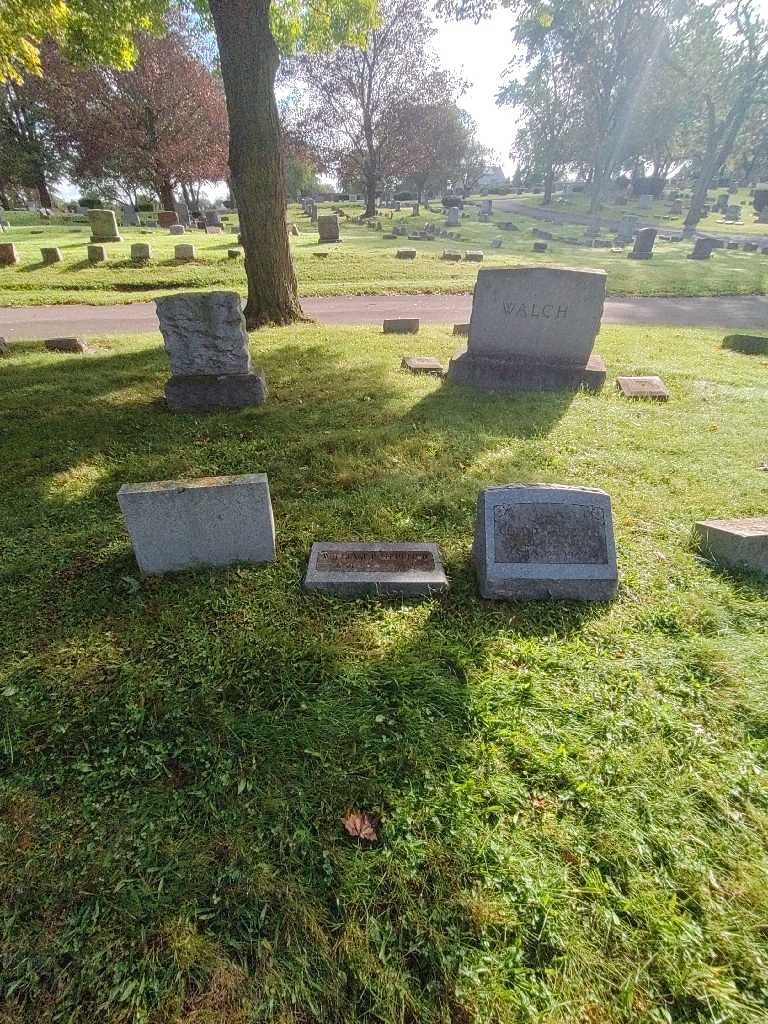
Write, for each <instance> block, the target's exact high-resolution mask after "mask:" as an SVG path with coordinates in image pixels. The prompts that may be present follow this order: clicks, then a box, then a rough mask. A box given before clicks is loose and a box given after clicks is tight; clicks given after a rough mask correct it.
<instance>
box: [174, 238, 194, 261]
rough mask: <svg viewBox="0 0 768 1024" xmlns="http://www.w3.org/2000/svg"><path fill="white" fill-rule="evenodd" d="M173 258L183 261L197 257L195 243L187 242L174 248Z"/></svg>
mask: <svg viewBox="0 0 768 1024" xmlns="http://www.w3.org/2000/svg"><path fill="white" fill-rule="evenodd" d="M173 258H174V259H176V260H179V262H182V263H189V262H190V261H191V260H194V259H195V258H196V255H195V247H194V245H189V244H188V243H187V242H183V243H182V244H181V245H177V246H176V247H175V248H174V250H173Z"/></svg>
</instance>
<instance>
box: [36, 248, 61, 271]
mask: <svg viewBox="0 0 768 1024" xmlns="http://www.w3.org/2000/svg"><path fill="white" fill-rule="evenodd" d="M40 257H41V259H42V261H43V265H44V266H46V267H48V266H50V265H51V264H52V263H61V260H62V255H61V249H56V248H45V249H41V250H40Z"/></svg>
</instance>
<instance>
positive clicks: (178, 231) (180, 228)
mask: <svg viewBox="0 0 768 1024" xmlns="http://www.w3.org/2000/svg"><path fill="white" fill-rule="evenodd" d="M186 233H187V229H186V228H185V227H184V225H183V224H171V226H170V227H169V228H168V234H169V235H186Z"/></svg>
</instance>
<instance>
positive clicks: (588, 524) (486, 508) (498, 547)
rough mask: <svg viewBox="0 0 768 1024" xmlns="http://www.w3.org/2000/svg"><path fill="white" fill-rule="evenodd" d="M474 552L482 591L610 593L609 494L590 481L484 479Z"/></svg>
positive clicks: (532, 595) (607, 596) (495, 595)
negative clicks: (490, 483) (499, 482)
mask: <svg viewBox="0 0 768 1024" xmlns="http://www.w3.org/2000/svg"><path fill="white" fill-rule="evenodd" d="M472 559H473V562H474V564H475V570H476V572H477V577H478V585H479V587H480V593H481V595H482V596H483V597H485V598H490V599H493V600H502V601H504V600H526V601H528V600H542V599H548V598H556V599H562V600H574V601H609V600H611V599H612V598H613V597H615V595H616V590H617V587H618V569H617V564H616V546H615V542H614V537H613V519H612V516H611V499H610V497H609V496H608V495H607V494H606V493H605V491H600V490H596V489H593V488H590V487H565V486H560V485H557V484H510V485H509V486H507V487H489V488H487V489H486V490H484V491H481V492H480V495H479V497H478V501H477V518H476V520H475V541H474V546H473V548H472Z"/></svg>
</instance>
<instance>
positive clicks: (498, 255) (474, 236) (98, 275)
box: [0, 204, 768, 306]
mask: <svg viewBox="0 0 768 1024" xmlns="http://www.w3.org/2000/svg"><path fill="white" fill-rule="evenodd" d="M343 208H344V209H345V210H346V211H347V212H348V213H349V214H350V219H348V220H343V221H342V227H341V234H342V242H341V244H339V245H322V246H321V245H319V244H318V235H317V229H316V226H314V225H312V224H311V223H310V221H309V218H307V217H305V216H304V214H303V213H302V212H301V211H300V210H299V208H298V207H291V208H290V210H289V217H290V218H291V219H292V220H293V221H294V222H295V223H296V224H297V226H298V228H299V230H300V235H299V237H298V238H292V239H291V242H292V249H293V255H294V261H295V266H296V273H297V276H298V280H299V288H300V291H301V294H302V295H307V296H309V295H346V294H359V295H377V294H395V293H418V292H445V293H460V292H466V291H471V289H472V288H473V286H474V282H475V279H476V277H477V270H478V264H477V263H471V262H465V261H462V262H461V263H450V262H447V261H444V260H442V259H441V258H440V257H441V255H442V253H443V251H444V250H445V249H453V250H458V251H460V252H462V253H464V252H465V251H466V250H467V249H473V248H480V249H482V250H483V251H484V253H485V260H484V262H483V266H491V267H495V266H515V265H520V264H539V263H540V264H543V265H546V264H548V263H557V264H562V265H566V266H574V267H598V268H604V269H605V270H606V271H607V272H608V292H609V294H611V295H632V296H642V295H668V296H675V295H680V296H691V295H753V294H757V295H763V294H766V291H767V290H768V256H762V255H760V254H759V253H744V252H728V251H718V252H716V253H715V254H714V255H713V257H712V259H711V260H708V261H706V262H698V261H693V260H688V259H686V256H687V255H688V253H689V252H690V251H691V249H692V247H693V246H692V243H690V242H685V243H682V242H661V241H659V242H657V244H656V248H655V251H654V256H653V259H651V260H648V261H635V260H630V259H628V258H627V254H628V252H629V249H630V248H631V247H627V249H626V250H625V251H624V252H621V253H612V252H610V250H606V249H589V248H585V247H577V246H573V245H568V244H565V243H561V242H550V243H549V247H548V251H547V252H545V253H543V254H537V253H533V252H532V245H533V241H534V237H533V235H532V229H533V228H535V227H541V224H540V223H539V222H536V221H534V220H532V219H531V218H526V217H523V216H520V215H517V214H509V213H503V212H502V211H497V212H495V213H494V216H493V222H492V223H489V224H481V223H480V222H479V221H478V209H477V207H475V206H468V207H467V216H466V219H465V221H464V223H463V224H462V227H461V229H460V233H461V241H457V242H454V241H451V240H446V239H436V240H435V241H410V240H408V239H407V238H401V239H398V240H397V241H385V240H384V239H383V238H382V235H383V234H384V233H386V230H387V228H391V227H392V225H393V224H394V223H395V222H396V221H397V220H401V221H403V222H404V223H405V224H406V226H407V228H408V229H409V230H416V229H418V228H420V227H423V226H424V225H425V224H426V223H427V221H429V220H431V221H435V222H437V223H439V224H441V225H442V224H443V223H444V217H443V216H442V215H441V214H440V215H438V214H437V213H435V214H430V213H427V212H425V211H423V215H422V216H420V217H411V216H410V215H409V212H405V211H404V212H402V213H394V214H393V215H392V219H390V218H389V217H388V216H387V215H386V213H385V215H384V216H383V217H382V222H383V224H384V231H383V232H381V233H379V232H376V231H372V230H369V229H368V228H366V227H364V226H362V225H358V224H352V223H351V217H352V216H355V217H356V216H357V215H359V213H360V212H361V207H360V206H354V205H352V204H345V205H344V207H343ZM407 210H408V211H410V207H408V208H407ZM322 212H330V208H322V209H321V213H322ZM12 216H13V215H12ZM18 218H19V220H20V221H21V223H18V224H14V225H13V226H12V227H11V229H10V230H9V231H7V232H6V233H5V234H3V235H2V241H4V242H9V241H10V242H14V243H15V244H16V247H17V250H18V252H19V257H20V263H19V264H18V265H17V266H15V267H4V268H0V305H2V306H34V305H54V304H58V303H90V304H94V305H111V304H114V303H128V302H137V301H146V300H148V299H152V298H155V297H157V296H158V295H163V294H168V293H169V292H172V291H178V290H180V289H210V288H227V289H230V288H231V289H236V290H239V291H241V292H242V293H245V290H246V283H245V270H244V266H243V262H242V259H238V260H232V259H229V258H228V255H227V250H228V249H230V248H233V247H235V248H236V247H237V238H236V236H235V235H234V234H233V233H232V232H231V227H230V228H228V229H227V230H226V231H225V233H224V234H223V235H206V234H205V233H204V232H202V231H197V230H195V231H191V232H188V233H187V234H186V235H184V236H183V237H176V236H172V235H169V234H168V231H167V230H164V229H149V228H143V229H138V228H122V229H121V232H122V235H123V238H124V241H123V242H121V243H114V244H110V245H108V246H107V252H108V263H107V264H101V265H96V266H91V265H90V264H89V263H88V261H87V258H86V249H87V244H88V241H89V238H90V231H89V229H88V227H87V226H86V225H84V224H73V225H63V224H52V225H40V224H37V225H33V224H31V223H29V221H30V220H33V218H32V217H31V216H30V215H25V214H21V215H18ZM234 220H235V219H234V217H231V218H230V224H232V223H234ZM507 221H512V222H514V223H515V224H517V225H518V226H519V227H520V229H521V230H520V231H517V232H512V231H504V230H501V229H500V227H499V225H500V224H501V223H502V222H507ZM548 226H549V225H548ZM550 227H552V230H553V231H554V233H556V234H562V235H563V236H565V237H577V238H578V237H580V236H581V232H582V230H583V229H582V228H580V227H578V226H567V225H563V226H550ZM495 238H500V239H501V240H502V246H503V247H502V248H501V249H499V250H496V249H492V248H491V241H492V240H493V239H495ZM137 241H140V242H148V243H149V244H150V245H151V246H152V249H153V260H152V262H151V263H149V264H147V265H145V266H142V265H139V264H134V263H132V262H131V260H130V247H131V243H132V242H137ZM179 242H192V243H193V244H194V245H195V246H196V255H197V260H196V261H195V262H194V263H177V262H176V260H175V259H174V248H175V246H176V244H177V243H179ZM43 246H58V247H59V248H60V249H61V250H62V254H63V256H64V260H63V262H62V263H59V264H56V265H54V266H52V267H43V265H42V262H41V257H40V249H41V247H43ZM401 247H413V248H415V249H416V250H417V258H416V259H415V260H413V261H410V260H407V261H406V260H399V259H397V257H396V252H397V249H398V248H401ZM320 253H326V254H327V255H325V256H323V257H322V258H319V257H318V254H320Z"/></svg>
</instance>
